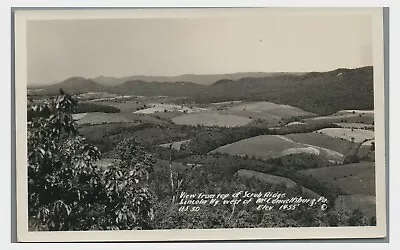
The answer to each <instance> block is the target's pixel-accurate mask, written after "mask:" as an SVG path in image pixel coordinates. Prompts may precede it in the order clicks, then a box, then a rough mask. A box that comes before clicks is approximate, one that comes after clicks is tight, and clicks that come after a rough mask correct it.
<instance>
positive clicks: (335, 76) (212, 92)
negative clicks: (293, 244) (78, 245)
mask: <svg viewBox="0 0 400 250" xmlns="http://www.w3.org/2000/svg"><path fill="white" fill-rule="evenodd" d="M382 29H383V28H382V9H381V8H360V9H357V8H347V9H346V8H334V9H333V8H332V9H330V8H314V9H313V8H255V9H240V8H238V9H236V8H231V9H228V8H226V9H225V8H223V9H217V8H215V9H212V8H200V9H185V8H183V9H154V10H146V9H131V10H109V11H108V12H107V10H42V11H35V10H26V11H24V10H21V11H16V13H15V32H16V36H15V57H16V61H15V62H16V66H15V67H16V68H15V79H16V108H17V109H16V110H17V111H16V115H17V117H16V125H17V133H18V134H17V155H18V156H20V157H17V159H16V161H17V192H18V193H17V195H18V197H17V201H18V203H17V206H18V236H19V240H20V241H93V240H105V241H108V240H116V241H129V240H132V241H141V240H143V241H149V240H151V241H159V240H161V241H163V240H166V241H168V240H193V239H198V240H207V239H214V240H223V239H230V240H235V239H269V238H273V239H280V238H282V239H296V238H309V239H312V238H324V237H327V238H348V237H358V238H368V237H370V238H376V237H384V236H385V235H386V214H385V213H386V208H385V206H386V201H385V195H386V194H385V169H384V168H385V159H384V153H385V138H384V122H385V118H384V108H383V106H384V105H383V103H384V96H383V42H382V40H383V35H382ZM68 233H72V234H68ZM79 233H82V234H79ZM118 233H121V235H123V236H119V235H118ZM161 233H164V235H163V236H161V235H162V234H161ZM220 233H221V234H220Z"/></svg>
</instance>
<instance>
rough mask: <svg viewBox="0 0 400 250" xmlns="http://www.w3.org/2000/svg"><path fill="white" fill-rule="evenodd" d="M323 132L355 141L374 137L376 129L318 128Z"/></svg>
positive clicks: (358, 141)
mask: <svg viewBox="0 0 400 250" xmlns="http://www.w3.org/2000/svg"><path fill="white" fill-rule="evenodd" d="M317 132H321V133H322V134H325V135H328V136H331V137H334V138H342V139H345V140H348V141H352V142H355V143H360V142H363V141H364V140H371V139H374V137H375V133H374V131H370V130H364V129H348V128H324V129H321V130H318V131H317Z"/></svg>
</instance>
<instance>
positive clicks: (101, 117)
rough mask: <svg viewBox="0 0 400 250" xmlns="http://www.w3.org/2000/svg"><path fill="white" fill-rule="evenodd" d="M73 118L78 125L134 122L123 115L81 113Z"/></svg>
mask: <svg viewBox="0 0 400 250" xmlns="http://www.w3.org/2000/svg"><path fill="white" fill-rule="evenodd" d="M72 117H73V118H74V119H75V120H76V122H77V124H79V125H83V124H102V123H121V122H132V120H130V119H128V118H127V117H126V116H124V115H123V114H121V113H100V112H91V113H79V114H73V115H72Z"/></svg>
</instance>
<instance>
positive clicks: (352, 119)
mask: <svg viewBox="0 0 400 250" xmlns="http://www.w3.org/2000/svg"><path fill="white" fill-rule="evenodd" d="M304 122H306V123H361V124H369V125H373V124H374V112H373V111H364V112H361V111H357V112H356V110H354V114H353V112H352V111H346V110H342V111H339V112H337V113H335V114H332V115H328V116H318V117H312V118H306V119H304Z"/></svg>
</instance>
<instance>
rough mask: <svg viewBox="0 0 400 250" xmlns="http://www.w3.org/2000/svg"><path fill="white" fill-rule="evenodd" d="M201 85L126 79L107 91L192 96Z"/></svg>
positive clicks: (142, 94)
mask: <svg viewBox="0 0 400 250" xmlns="http://www.w3.org/2000/svg"><path fill="white" fill-rule="evenodd" d="M203 88H205V87H204V86H202V85H199V84H195V83H191V82H170V83H163V82H144V81H139V80H136V81H127V82H125V83H123V84H121V85H118V86H115V87H112V88H109V91H111V92H113V93H118V94H131V95H141V96H192V95H194V94H195V93H197V92H200V91H201V90H202V89H203Z"/></svg>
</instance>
